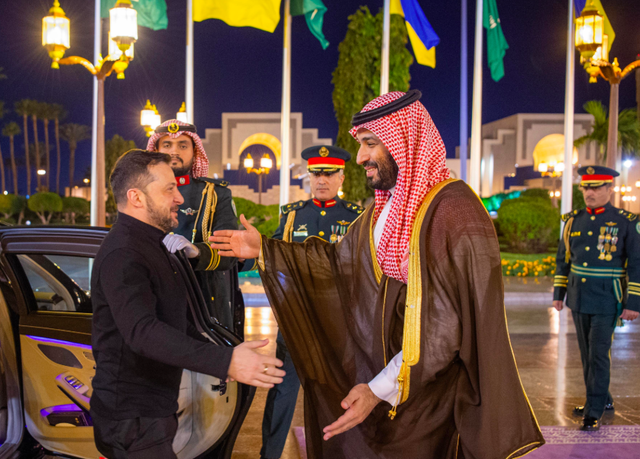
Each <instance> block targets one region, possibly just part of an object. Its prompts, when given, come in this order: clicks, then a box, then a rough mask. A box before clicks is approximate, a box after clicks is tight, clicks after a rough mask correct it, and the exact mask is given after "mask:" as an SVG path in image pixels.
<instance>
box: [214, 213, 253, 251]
mask: <svg viewBox="0 0 640 459" xmlns="http://www.w3.org/2000/svg"><path fill="white" fill-rule="evenodd" d="M240 223H242V226H244V227H245V229H246V231H241V230H235V231H234V230H222V231H214V233H213V236H211V237H210V238H209V242H210V243H211V248H212V249H217V250H218V254H219V255H220V256H222V257H236V258H258V256H259V255H260V237H261V236H260V233H259V232H258V230H257V229H255V228H254V227H253V226H251V224H250V223H249V222H248V221H247V219H246V218H244V215H240Z"/></svg>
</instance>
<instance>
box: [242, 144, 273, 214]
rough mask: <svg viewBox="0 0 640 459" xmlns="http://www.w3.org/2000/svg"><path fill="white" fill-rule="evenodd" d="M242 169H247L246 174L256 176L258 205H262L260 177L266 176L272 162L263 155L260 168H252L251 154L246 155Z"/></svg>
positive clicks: (267, 156) (266, 155)
mask: <svg viewBox="0 0 640 459" xmlns="http://www.w3.org/2000/svg"><path fill="white" fill-rule="evenodd" d="M244 167H245V169H247V174H251V173H253V174H258V204H262V175H263V174H268V173H269V171H270V170H271V168H272V167H273V160H272V159H271V158H269V155H268V154H267V153H265V154H264V155H262V158H260V167H259V168H254V167H253V158H252V157H251V154H250V153H249V154H247V157H246V158H245V159H244Z"/></svg>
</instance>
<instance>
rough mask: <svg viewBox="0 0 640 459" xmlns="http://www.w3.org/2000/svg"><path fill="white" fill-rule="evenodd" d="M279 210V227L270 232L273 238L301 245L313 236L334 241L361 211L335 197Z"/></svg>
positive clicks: (336, 240)
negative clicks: (280, 211)
mask: <svg viewBox="0 0 640 459" xmlns="http://www.w3.org/2000/svg"><path fill="white" fill-rule="evenodd" d="M281 210H282V216H281V217H280V226H278V229H277V230H276V232H275V233H273V238H274V239H282V240H285V241H288V242H304V241H305V240H306V239H308V238H309V237H312V236H317V237H320V238H322V239H324V240H325V241H329V242H338V240H339V239H340V238H341V237H342V236H344V234H346V232H347V229H348V228H349V225H351V223H353V222H354V220H355V219H356V218H358V216H360V214H361V213H362V211H363V210H364V209H363V208H362V207H360V206H359V205H357V204H354V203H352V202H348V201H343V200H342V199H340V198H338V197H336V198H334V199H329V200H328V201H320V200H318V199H309V200H307V201H298V202H293V203H291V204H287V205H285V206H282V209H281Z"/></svg>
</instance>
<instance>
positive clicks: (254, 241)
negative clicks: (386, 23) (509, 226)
mask: <svg viewBox="0 0 640 459" xmlns="http://www.w3.org/2000/svg"><path fill="white" fill-rule="evenodd" d="M420 96H421V94H420V92H419V91H416V90H413V91H410V92H408V93H406V94H405V93H402V92H392V93H389V94H385V95H383V96H380V97H378V98H376V99H374V100H373V101H371V102H370V103H368V104H367V105H366V106H365V107H364V109H363V110H362V111H361V112H360V113H358V114H356V115H355V116H354V117H353V124H354V128H353V129H352V131H351V133H352V135H353V136H354V137H355V138H356V139H357V140H358V142H359V143H360V150H359V151H358V157H357V161H358V164H361V165H363V166H364V168H365V170H366V174H367V180H368V182H369V184H370V186H372V187H373V188H374V189H375V190H376V191H375V193H376V196H375V203H374V205H372V206H369V207H368V208H367V210H366V211H365V212H364V213H363V214H362V216H361V217H360V218H358V219H357V220H356V221H355V222H354V223H353V225H351V227H350V229H349V232H348V233H347V235H346V236H345V238H344V239H343V240H342V241H341V242H339V243H338V244H329V243H326V242H325V241H322V240H321V239H316V238H313V239H311V240H309V241H306V242H305V243H304V244H296V243H286V242H283V241H277V240H273V239H266V238H261V237H260V235H259V233H258V232H257V231H256V230H255V229H254V228H252V227H251V226H250V225H249V224H248V223H247V222H246V220H245V219H244V218H242V217H241V222H242V223H243V225H244V226H245V227H246V228H247V231H220V232H215V233H214V237H212V238H211V239H210V240H211V241H212V242H215V244H213V247H214V248H217V249H218V250H220V252H219V253H220V255H221V256H227V255H231V256H242V257H250V256H256V255H259V260H258V264H259V269H260V275H261V277H262V280H263V283H264V287H265V291H266V293H267V296H268V298H269V301H270V303H271V305H272V306H273V309H274V311H275V315H276V319H277V321H278V325H279V326H280V327H281V330H282V334H283V336H284V339H285V341H286V342H287V344H288V346H289V349H290V352H291V356H292V359H293V362H294V364H295V367H296V370H297V372H298V376H299V377H300V381H301V383H302V386H303V388H304V394H305V428H306V439H307V452H308V454H309V457H310V458H331V459H341V458H398V459H400V458H418V457H419V458H432V459H436V458H437V459H442V458H461V457H464V458H482V459H504V458H514V457H519V456H522V455H524V454H526V453H528V452H530V451H532V450H533V449H535V448H537V447H538V446H540V445H542V444H543V443H544V440H543V438H542V434H541V433H540V429H539V427H538V424H537V421H536V419H535V416H534V414H533V411H532V409H531V406H530V405H529V403H528V400H527V398H526V395H525V393H524V389H523V388H522V385H521V382H520V378H519V375H518V371H517V368H516V365H515V361H514V357H513V352H512V349H511V344H510V342H509V335H508V331H507V325H506V318H505V310H504V302H503V300H504V291H503V285H502V268H501V262H500V252H499V247H498V241H497V238H496V234H495V230H494V228H493V224H492V222H491V219H490V218H489V216H488V214H487V212H486V210H485V209H484V207H483V206H482V203H481V202H480V200H479V199H478V197H477V196H476V195H475V193H474V192H473V191H472V190H471V189H470V188H469V187H468V186H467V185H466V184H465V183H464V182H462V181H456V180H451V179H449V170H448V169H447V167H446V152H445V148H444V144H443V142H442V139H441V138H440V134H439V133H438V130H437V129H436V127H435V125H434V124H433V121H432V120H431V117H430V116H429V114H428V113H427V111H426V109H425V108H424V106H423V105H422V104H421V103H420V102H419V98H420ZM323 440H324V441H323Z"/></svg>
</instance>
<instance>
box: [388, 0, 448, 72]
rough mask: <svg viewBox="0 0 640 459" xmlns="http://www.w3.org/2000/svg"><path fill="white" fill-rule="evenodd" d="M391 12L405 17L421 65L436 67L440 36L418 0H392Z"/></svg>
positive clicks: (414, 52)
mask: <svg viewBox="0 0 640 459" xmlns="http://www.w3.org/2000/svg"><path fill="white" fill-rule="evenodd" d="M390 6H391V10H390V11H391V14H399V15H400V16H402V17H403V18H404V21H405V24H406V26H407V33H408V34H409V40H410V41H411V47H412V48H413V54H415V56H416V61H418V64H420V65H426V66H428V67H431V68H435V67H436V45H437V44H438V43H440V38H439V37H438V35H437V34H436V33H435V32H434V30H433V28H432V27H431V24H429V21H427V17H426V16H425V15H424V12H423V11H422V8H420V5H418V1H417V0H391V5H390Z"/></svg>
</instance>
